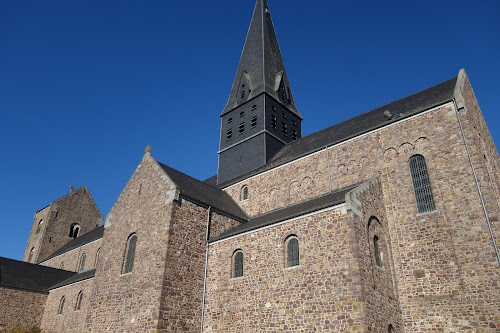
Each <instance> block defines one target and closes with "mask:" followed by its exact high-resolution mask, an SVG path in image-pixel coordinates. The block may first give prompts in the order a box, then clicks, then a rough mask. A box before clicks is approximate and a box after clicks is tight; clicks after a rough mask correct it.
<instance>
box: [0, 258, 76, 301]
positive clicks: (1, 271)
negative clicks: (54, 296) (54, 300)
mask: <svg viewBox="0 0 500 333" xmlns="http://www.w3.org/2000/svg"><path fill="white" fill-rule="evenodd" d="M75 274H76V273H74V272H69V271H65V270H62V269H56V268H52V267H46V266H41V265H35V264H30V263H27V262H23V261H18V260H13V259H8V258H3V257H0V286H2V287H10V288H17V289H24V290H30V291H36V292H45V293H46V292H48V290H49V288H50V287H51V286H53V285H55V284H57V283H59V282H61V281H64V280H66V279H68V278H70V277H72V276H73V275H75Z"/></svg>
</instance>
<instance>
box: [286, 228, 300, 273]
mask: <svg viewBox="0 0 500 333" xmlns="http://www.w3.org/2000/svg"><path fill="white" fill-rule="evenodd" d="M298 265H299V240H298V239H297V237H295V236H290V237H288V238H287V240H286V267H292V266H298Z"/></svg>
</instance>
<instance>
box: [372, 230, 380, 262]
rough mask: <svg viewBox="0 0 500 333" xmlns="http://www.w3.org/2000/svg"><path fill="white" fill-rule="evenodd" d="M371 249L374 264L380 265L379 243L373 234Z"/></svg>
mask: <svg viewBox="0 0 500 333" xmlns="http://www.w3.org/2000/svg"><path fill="white" fill-rule="evenodd" d="M373 251H374V254H375V264H376V265H377V266H378V267H382V260H381V257H380V244H379V240H378V236H373Z"/></svg>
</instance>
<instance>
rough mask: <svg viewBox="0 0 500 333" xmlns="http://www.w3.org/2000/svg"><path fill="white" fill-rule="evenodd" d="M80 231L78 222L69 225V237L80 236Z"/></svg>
mask: <svg viewBox="0 0 500 333" xmlns="http://www.w3.org/2000/svg"><path fill="white" fill-rule="evenodd" d="M79 232H80V226H79V225H78V223H73V224H72V225H70V226H69V237H71V238H76V237H78V233H79Z"/></svg>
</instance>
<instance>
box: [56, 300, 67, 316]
mask: <svg viewBox="0 0 500 333" xmlns="http://www.w3.org/2000/svg"><path fill="white" fill-rule="evenodd" d="M65 300H66V299H65V298H64V296H63V297H61V300H60V301H59V308H58V309H57V314H62V313H63V311H64V301H65Z"/></svg>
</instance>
